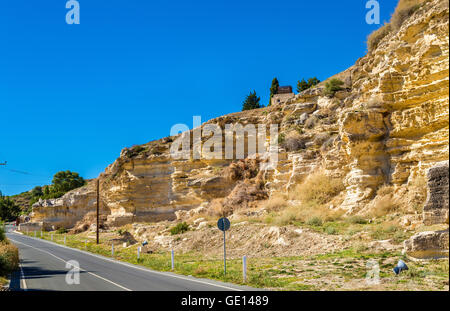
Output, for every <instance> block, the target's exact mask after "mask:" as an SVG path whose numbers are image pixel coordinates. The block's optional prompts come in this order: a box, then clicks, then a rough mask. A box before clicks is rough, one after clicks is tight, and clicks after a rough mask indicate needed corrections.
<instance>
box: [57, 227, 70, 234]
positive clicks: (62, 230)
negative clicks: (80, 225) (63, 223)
mask: <svg viewBox="0 0 450 311" xmlns="http://www.w3.org/2000/svg"><path fill="white" fill-rule="evenodd" d="M67 232H69V231H68V230H67V229H66V228H58V230H56V233H58V234H64V233H67Z"/></svg>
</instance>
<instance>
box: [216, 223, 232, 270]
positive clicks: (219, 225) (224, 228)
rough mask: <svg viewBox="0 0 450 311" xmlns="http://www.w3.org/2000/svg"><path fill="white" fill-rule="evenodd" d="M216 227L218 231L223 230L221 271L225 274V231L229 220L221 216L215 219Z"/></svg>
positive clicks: (228, 227) (228, 225)
mask: <svg viewBox="0 0 450 311" xmlns="http://www.w3.org/2000/svg"><path fill="white" fill-rule="evenodd" d="M217 227H218V228H219V230H220V231H223V273H224V275H226V274H227V247H226V245H227V244H226V239H225V231H227V230H228V229H230V221H229V220H228V218H226V217H222V218H220V219H219V220H218V221H217Z"/></svg>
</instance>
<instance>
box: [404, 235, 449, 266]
mask: <svg viewBox="0 0 450 311" xmlns="http://www.w3.org/2000/svg"><path fill="white" fill-rule="evenodd" d="M448 247H449V231H448V229H447V230H443V231H426V232H420V233H417V234H415V235H414V236H412V237H411V238H410V239H409V240H406V241H405V242H404V251H405V252H406V253H407V254H408V255H411V256H413V257H415V258H421V259H425V258H436V257H443V256H448Z"/></svg>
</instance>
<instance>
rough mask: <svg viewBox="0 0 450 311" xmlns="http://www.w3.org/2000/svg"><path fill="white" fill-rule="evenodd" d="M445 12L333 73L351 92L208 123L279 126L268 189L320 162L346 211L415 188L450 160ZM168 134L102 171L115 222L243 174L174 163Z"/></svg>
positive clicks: (72, 215) (43, 205)
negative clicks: (338, 181)
mask: <svg viewBox="0 0 450 311" xmlns="http://www.w3.org/2000/svg"><path fill="white" fill-rule="evenodd" d="M448 18H449V8H448V2H447V1H442V0H434V1H428V2H426V3H424V4H423V5H422V6H421V7H420V8H419V9H418V10H417V11H416V12H415V13H414V14H413V15H412V16H411V17H409V18H408V19H407V20H406V21H405V22H404V23H403V25H402V27H401V28H400V29H399V30H398V31H396V32H393V33H391V34H389V35H387V36H386V37H385V38H384V39H382V41H381V42H380V43H379V44H378V46H377V48H376V49H375V50H373V51H371V52H370V53H369V54H367V55H366V56H365V57H363V58H361V59H359V60H357V62H356V63H355V65H354V66H352V67H351V68H349V69H347V70H346V71H344V72H342V73H340V74H338V75H337V77H338V78H340V79H341V80H343V81H344V82H345V88H344V89H343V90H341V91H339V92H337V93H336V94H335V96H334V97H332V98H329V97H326V96H323V95H322V89H323V84H320V85H318V86H317V87H315V88H313V89H309V90H306V91H304V92H302V93H300V94H297V95H296V96H295V97H293V98H291V99H289V100H288V101H287V102H286V103H284V104H282V105H273V106H270V107H267V108H263V109H257V110H253V111H246V112H239V113H234V114H230V115H226V116H223V117H219V118H216V119H213V120H211V121H209V122H208V123H214V124H218V125H220V126H221V127H222V128H223V127H224V125H225V124H229V123H236V122H238V123H241V124H243V125H245V124H261V123H262V124H266V125H269V124H277V125H278V126H279V128H280V133H281V136H282V137H283V139H282V140H280V142H281V145H280V149H279V154H278V165H277V167H276V169H275V170H267V171H263V172H257V173H258V183H259V182H261V183H262V185H263V186H262V188H261V189H262V191H265V192H266V193H267V195H271V194H273V193H276V192H279V191H289V190H291V189H293V186H295V185H297V184H298V183H300V182H302V181H303V180H304V179H305V178H306V177H307V176H308V175H309V174H310V173H311V172H312V171H315V170H317V169H319V168H323V169H324V170H325V171H326V173H327V174H328V175H330V176H333V177H339V178H342V180H343V181H344V184H345V191H344V192H345V193H344V195H343V197H344V199H343V202H342V204H341V206H340V207H341V208H343V209H345V210H346V211H347V213H349V214H350V213H359V212H362V211H364V210H365V209H367V208H368V207H369V206H370V202H371V201H373V200H374V198H375V197H376V195H377V190H378V189H379V188H380V187H381V186H382V185H385V184H389V185H392V186H393V188H394V191H395V193H396V195H397V196H398V197H399V198H402V197H406V196H405V194H407V192H408V186H409V185H410V184H412V183H414V182H415V180H417V179H418V178H420V177H423V176H426V172H427V169H428V168H430V167H432V166H433V165H434V164H436V163H437V162H440V161H445V160H448V157H449V146H448V143H449V114H448V109H449V87H448V83H449V30H448V26H449V23H448ZM172 139H174V138H173V137H171V138H165V139H161V140H158V141H154V142H150V143H148V144H146V145H143V146H135V147H133V148H126V149H124V150H123V151H122V153H121V155H120V157H119V158H118V159H117V160H116V161H115V162H114V163H113V164H112V165H110V166H109V167H108V168H107V169H106V170H105V172H104V173H102V174H101V175H100V176H99V179H100V184H101V197H102V206H103V209H104V211H105V213H108V214H109V216H108V223H109V224H111V225H120V224H125V223H131V222H136V221H157V220H160V219H174V218H175V211H177V210H188V209H192V208H194V207H198V206H208V204H209V203H210V202H211V201H213V200H214V199H220V198H225V197H227V196H229V195H230V194H231V193H232V192H233V189H235V187H237V184H238V183H239V180H236V179H233V178H229V177H227V176H226V174H225V172H226V170H227V168H228V166H229V165H230V163H231V162H232V160H206V159H201V160H192V159H191V160H175V159H173V158H171V157H170V155H169V148H170V145H171V143H172ZM254 177H255V176H253V177H252V178H254ZM258 189H259V188H258ZM93 191H95V189H92V187H91V188H87V189H85V190H74V191H72V192H70V193H68V194H66V195H65V196H64V197H63V198H62V199H60V200H52V201H51V202H40V203H37V204H36V205H35V206H34V208H33V213H34V219H35V220H40V221H50V222H52V223H55V224H56V223H58V221H59V222H60V223H61V224H64V225H74V224H75V223H76V221H78V220H79V219H80V217H82V214H83V213H87V212H89V211H91V210H92V208H93V204H94V203H95V196H93V193H94V192H93ZM235 192H236V191H234V193H235ZM261 197H264V196H261ZM422 199H423V202H425V199H426V198H422ZM50 205H51V206H50Z"/></svg>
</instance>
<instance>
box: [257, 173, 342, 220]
mask: <svg viewBox="0 0 450 311" xmlns="http://www.w3.org/2000/svg"><path fill="white" fill-rule="evenodd" d="M344 189H345V187H344V185H343V183H342V180H340V179H338V178H331V177H329V176H327V175H325V173H324V172H322V171H318V172H316V173H314V174H311V175H310V176H309V177H308V178H307V179H306V180H305V181H304V182H303V183H302V184H300V185H298V186H297V187H296V189H295V190H294V191H292V192H291V193H289V195H288V198H289V199H291V200H298V201H300V204H297V205H293V206H289V207H286V208H284V209H283V208H282V206H287V204H286V198H285V197H274V198H273V201H272V202H270V200H269V202H270V203H269V202H268V205H269V206H270V207H272V209H271V211H280V212H279V213H277V214H274V213H272V214H270V215H269V216H267V217H266V219H265V221H266V222H267V223H273V224H276V225H279V226H284V225H287V224H290V223H292V222H295V221H296V222H302V223H307V224H308V223H309V224H311V225H313V224H315V225H318V224H319V223H323V222H327V221H335V220H337V219H339V218H340V217H341V216H342V215H343V211H342V210H332V209H330V208H328V207H327V206H325V204H326V203H330V201H331V200H332V199H333V198H335V197H336V196H337V195H338V194H339V193H340V192H341V191H343V190H344Z"/></svg>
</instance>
